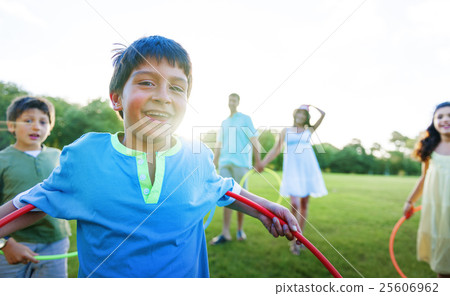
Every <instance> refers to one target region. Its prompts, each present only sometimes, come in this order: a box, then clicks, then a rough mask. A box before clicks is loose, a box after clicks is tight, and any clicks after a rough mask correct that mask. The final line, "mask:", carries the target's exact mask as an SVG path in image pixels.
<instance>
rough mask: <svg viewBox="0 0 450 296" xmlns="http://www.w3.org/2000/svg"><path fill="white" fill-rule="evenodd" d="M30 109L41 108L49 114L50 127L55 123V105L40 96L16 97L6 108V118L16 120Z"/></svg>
mask: <svg viewBox="0 0 450 296" xmlns="http://www.w3.org/2000/svg"><path fill="white" fill-rule="evenodd" d="M29 109H39V110H41V111H42V112H44V113H45V114H46V115H47V116H48V121H49V123H50V129H52V128H53V126H54V125H55V107H54V106H53V104H52V103H51V102H50V101H49V100H47V99H44V98H39V97H27V96H26V97H18V98H15V99H14V100H13V101H12V102H11V104H10V105H9V106H8V109H6V120H7V121H12V122H15V121H16V120H17V118H19V117H20V115H22V113H23V112H25V111H26V110H29Z"/></svg>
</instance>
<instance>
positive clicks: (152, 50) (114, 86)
mask: <svg viewBox="0 0 450 296" xmlns="http://www.w3.org/2000/svg"><path fill="white" fill-rule="evenodd" d="M114 52H115V54H114V55H113V66H114V72H113V75H112V78H111V82H110V84H109V92H110V93H113V92H115V93H122V91H123V88H124V86H125V83H126V82H127V80H128V78H129V77H130V75H131V72H133V70H134V69H136V68H137V67H138V66H139V65H141V64H142V63H144V62H146V59H147V58H155V59H156V60H157V61H158V63H159V62H160V61H161V60H162V59H163V58H165V59H166V60H167V61H168V62H169V64H170V65H171V66H173V67H175V66H178V67H180V68H181V69H183V71H184V74H185V75H186V77H187V79H188V89H187V96H188V97H189V95H190V93H191V87H192V64H191V60H190V58H189V55H188V53H187V51H186V50H185V49H184V48H183V47H182V46H181V45H180V44H178V43H177V42H175V41H173V40H172V39H168V38H165V37H162V36H149V37H143V38H141V39H138V40H136V41H134V42H133V43H132V44H131V45H130V46H128V47H126V46H124V47H123V48H120V49H116V50H114ZM119 113H121V116H122V112H119ZM122 117H123V116H122Z"/></svg>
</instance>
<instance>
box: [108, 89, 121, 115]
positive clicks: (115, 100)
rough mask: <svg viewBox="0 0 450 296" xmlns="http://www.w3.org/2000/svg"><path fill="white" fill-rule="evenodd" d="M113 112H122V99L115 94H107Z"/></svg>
mask: <svg viewBox="0 0 450 296" xmlns="http://www.w3.org/2000/svg"><path fill="white" fill-rule="evenodd" d="M109 97H110V98H111V103H112V105H113V109H114V111H122V98H121V97H120V95H119V94H118V93H116V92H112V93H110V94H109Z"/></svg>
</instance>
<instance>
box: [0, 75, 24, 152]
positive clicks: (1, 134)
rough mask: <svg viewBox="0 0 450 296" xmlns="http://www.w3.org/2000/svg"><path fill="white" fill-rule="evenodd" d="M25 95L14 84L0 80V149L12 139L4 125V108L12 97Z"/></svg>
mask: <svg viewBox="0 0 450 296" xmlns="http://www.w3.org/2000/svg"><path fill="white" fill-rule="evenodd" d="M25 95H27V92H26V91H25V90H23V89H21V88H19V87H18V86H17V85H16V84H14V83H11V82H3V81H0V150H2V149H3V148H5V147H6V146H8V145H10V144H11V143H12V142H13V141H14V137H13V136H12V135H11V134H10V133H9V132H8V129H7V126H6V109H7V108H8V106H9V104H11V102H12V100H13V99H15V98H16V97H21V96H25Z"/></svg>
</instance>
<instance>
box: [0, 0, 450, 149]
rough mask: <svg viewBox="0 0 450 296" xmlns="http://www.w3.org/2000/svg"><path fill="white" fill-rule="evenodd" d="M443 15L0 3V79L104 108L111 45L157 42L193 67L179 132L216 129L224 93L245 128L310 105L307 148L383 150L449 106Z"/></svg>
mask: <svg viewBox="0 0 450 296" xmlns="http://www.w3.org/2000/svg"><path fill="white" fill-rule="evenodd" d="M449 12H450V2H449V1H437V0H436V1H424V0H398V1H389V0H378V1H376V0H339V1H337V0H335V1H331V0H318V1H298V0H292V1H276V2H275V1H265V0H262V1H245V0H240V1H239V0H228V1H207V0H205V1H202V0H192V1H181V0H180V1H148V0H147V1H134V0H128V1H125V2H124V1H103V0H102V1H97V0H87V1H82V0H78V1H77V0H74V1H45V0H43V1H22V0H16V1H12V0H0V42H1V43H0V80H1V81H3V82H13V83H16V84H17V85H19V86H20V87H22V88H24V89H25V90H27V91H28V92H30V93H31V94H34V95H47V96H52V97H60V98H63V99H65V100H67V101H69V102H71V103H79V104H82V105H85V104H87V103H88V102H89V100H93V99H96V98H99V97H100V98H103V99H105V100H109V92H108V85H109V80H110V78H111V74H112V63H111V57H112V50H113V49H114V48H116V47H117V46H116V45H114V44H115V43H121V44H125V45H129V44H131V43H132V42H133V41H134V40H136V39H138V38H140V37H143V36H149V35H162V36H165V37H168V38H171V39H174V40H175V41H177V42H179V43H180V44H181V45H182V46H183V47H184V48H185V49H186V50H187V51H188V52H189V54H190V56H191V60H192V63H193V88H192V93H191V96H190V98H189V106H188V109H187V113H186V116H185V120H184V123H183V125H182V126H181V127H180V128H179V133H180V134H182V135H184V136H187V137H188V136H190V135H192V133H194V135H198V134H199V133H204V132H206V131H208V130H211V129H217V128H218V126H220V124H221V122H222V120H224V119H225V118H226V117H227V116H228V115H229V109H228V104H227V103H228V95H229V94H230V93H233V92H234V93H238V94H239V95H240V96H241V103H240V106H239V107H238V111H240V112H243V113H245V114H248V115H250V116H251V117H252V119H253V122H254V125H255V127H259V128H261V129H268V128H272V129H278V130H279V129H281V128H282V127H284V126H290V125H291V124H292V111H293V110H294V109H295V108H297V107H298V106H300V105H301V104H312V105H314V106H317V107H319V108H320V109H322V110H324V111H325V112H326V117H325V119H324V121H323V123H322V125H321V126H320V128H319V129H318V130H317V132H316V136H315V137H313V142H315V143H316V144H317V143H324V142H327V143H331V144H333V145H335V146H336V147H338V148H342V147H343V146H345V145H346V144H348V143H350V142H351V141H352V139H354V138H357V139H360V140H361V141H362V144H363V145H364V147H366V148H370V147H371V146H372V144H373V143H374V142H377V143H380V144H381V145H382V146H383V147H385V148H392V147H391V146H389V139H390V136H391V133H392V132H393V131H398V132H400V133H402V134H403V135H406V136H408V137H410V138H415V137H416V136H417V135H418V134H419V133H420V132H421V131H422V130H424V129H425V128H426V127H427V126H428V125H429V124H430V123H431V119H432V114H433V111H434V107H435V106H436V105H437V104H438V103H440V102H443V101H447V100H450V96H449V93H450V83H449V82H450V18H449V17H448V15H449ZM317 118H318V113H317V112H312V122H314V120H315V119H317Z"/></svg>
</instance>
